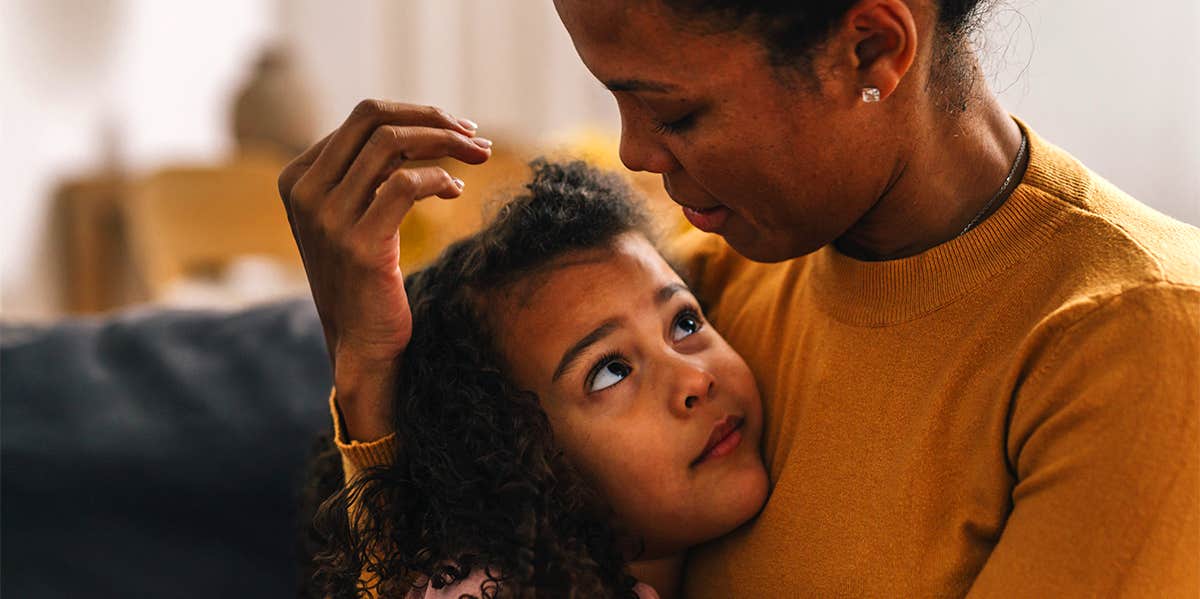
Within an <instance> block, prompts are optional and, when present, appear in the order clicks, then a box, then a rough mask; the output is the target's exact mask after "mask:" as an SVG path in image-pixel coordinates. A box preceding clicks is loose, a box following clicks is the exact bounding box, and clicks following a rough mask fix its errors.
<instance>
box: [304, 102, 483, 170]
mask: <svg viewBox="0 0 1200 599" xmlns="http://www.w3.org/2000/svg"><path fill="white" fill-rule="evenodd" d="M381 125H399V126H417V127H431V128H437V129H449V130H452V131H457V132H458V133H459V134H461V135H464V136H468V137H470V136H472V135H474V134H475V130H474V129H472V128H470V127H468V126H467V125H466V124H464V121H460V120H459V119H456V118H454V117H452V116H450V115H449V114H448V113H447V112H446V111H444V110H442V109H440V108H436V107H433V106H420V105H413V104H402V103H398V102H385V101H382V100H363V101H362V102H359V103H358V105H357V106H355V107H354V111H353V112H351V113H350V116H349V117H346V122H345V123H343V124H342V126H341V127H338V129H337V131H334V133H333V137H332V138H330V140H329V143H328V144H326V145H325V148H324V149H322V150H321V152H320V155H319V156H318V157H317V159H316V160H315V161H314V162H313V164H312V167H311V168H310V169H309V170H308V172H307V173H306V174H305V175H304V177H303V178H304V179H308V180H309V181H307V184H309V185H312V186H313V187H316V188H318V189H320V190H328V189H330V188H332V187H333V186H334V185H337V183H338V182H339V181H341V180H342V177H343V176H344V175H345V173H346V170H347V169H349V168H350V164H351V163H352V162H353V161H354V159H355V157H356V156H358V153H359V151H360V150H361V149H362V147H363V146H364V145H365V144H366V143H367V140H368V139H370V138H371V136H372V135H373V134H374V132H375V130H376V129H377V128H379V126H381Z"/></svg>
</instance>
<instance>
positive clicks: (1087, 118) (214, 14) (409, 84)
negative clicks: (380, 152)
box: [0, 0, 1200, 317]
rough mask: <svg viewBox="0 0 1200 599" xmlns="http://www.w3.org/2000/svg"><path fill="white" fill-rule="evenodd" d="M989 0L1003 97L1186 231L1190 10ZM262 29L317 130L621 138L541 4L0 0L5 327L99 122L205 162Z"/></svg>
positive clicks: (142, 148)
mask: <svg viewBox="0 0 1200 599" xmlns="http://www.w3.org/2000/svg"><path fill="white" fill-rule="evenodd" d="M1000 2H1001V4H1002V7H1001V8H1000V9H999V10H998V11H997V12H996V14H995V15H994V16H993V20H992V26H991V30H990V33H989V35H988V37H987V38H986V39H987V43H986V44H985V47H984V48H983V56H984V59H985V62H986V63H987V64H988V65H989V72H990V73H991V74H992V78H993V86H994V87H995V88H996V89H998V90H1003V91H1002V94H1001V98H1002V101H1003V102H1004V103H1005V105H1006V106H1007V107H1009V109H1010V110H1012V111H1013V112H1014V113H1015V114H1017V115H1019V116H1021V117H1023V118H1024V119H1025V120H1026V121H1027V122H1029V123H1030V124H1031V125H1032V126H1033V127H1034V128H1036V129H1037V131H1038V132H1039V133H1041V134H1042V135H1043V136H1045V137H1047V138H1048V139H1050V140H1051V141H1053V142H1055V143H1057V144H1059V145H1061V146H1063V147H1065V148H1066V149H1067V150H1069V151H1071V152H1073V153H1074V154H1075V155H1076V156H1078V157H1079V158H1080V159H1081V160H1083V161H1084V162H1085V163H1086V164H1088V166H1090V167H1091V168H1093V169H1094V170H1096V171H1098V172H1099V173H1100V174H1102V175H1104V176H1106V177H1108V178H1109V179H1111V180H1112V181H1114V182H1115V183H1117V184H1118V185H1119V186H1121V187H1123V188H1125V189H1126V190H1128V191H1129V192H1131V193H1132V194H1134V195H1135V196H1136V197H1138V198H1139V199H1141V200H1142V201H1144V202H1146V203H1148V204H1150V205H1151V206H1154V207H1155V208H1157V209H1159V210H1161V211H1163V212H1166V213H1167V214H1170V215H1172V216H1175V217H1176V218H1180V219H1182V220H1185V221H1187V222H1190V223H1193V224H1200V175H1198V173H1200V120H1198V119H1200V116H1198V115H1200V111H1198V110H1197V108H1198V107H1200V42H1198V41H1197V36H1196V31H1198V30H1200V2H1197V0H1158V1H1157V2H1154V3H1142V4H1139V3H1133V2H1129V1H1128V0H1000ZM1004 7H1009V8H1004ZM1014 10H1015V11H1016V12H1012V11H1014ZM276 37H282V38H283V39H284V40H286V41H289V42H291V44H292V45H293V47H294V48H295V50H296V52H297V54H298V57H299V59H300V67H301V69H302V72H303V73H304V74H305V75H306V76H307V78H308V81H309V87H310V88H311V90H312V91H313V92H314V94H315V96H316V97H315V100H316V102H317V107H318V109H319V115H320V117H319V120H320V123H319V127H320V129H321V130H328V129H331V128H333V127H336V126H337V125H338V124H339V123H340V122H341V120H342V119H343V118H344V117H345V115H346V114H347V113H348V112H349V111H350V109H351V108H352V107H353V106H354V104H355V103H356V102H357V101H358V100H359V99H361V98H364V97H383V98H392V99H402V100H408V101H414V102H425V103H432V104H438V105H441V106H443V107H444V108H446V109H448V110H451V111H453V112H455V113H456V114H459V115H462V116H466V117H468V118H471V119H474V120H476V121H478V122H479V123H480V124H481V125H482V126H483V128H484V130H485V131H487V132H489V133H490V134H492V135H494V136H496V137H501V136H504V137H508V138H513V137H516V138H520V139H524V140H527V141H542V140H546V139H548V138H555V137H557V136H559V135H561V134H563V133H564V132H566V131H568V130H572V129H577V128H581V127H587V126H591V127H595V128H601V129H607V130H610V131H615V129H616V127H617V117H616V110H615V106H613V102H612V100H611V99H610V98H609V97H608V95H607V94H606V92H604V90H603V89H601V88H600V86H599V84H598V83H596V82H595V81H593V80H592V79H591V77H590V75H588V73H587V71H586V70H585V69H584V68H583V66H582V65H581V64H580V63H579V60H578V58H577V57H576V56H575V53H574V49H573V48H572V47H571V44H570V39H569V38H568V37H567V35H566V32H565V31H564V30H563V29H562V26H561V25H560V24H559V23H558V20H557V17H556V16H555V14H554V10H553V7H552V6H551V3H550V1H549V0H340V1H332V0H206V1H205V2H182V1H163V0H83V1H75V0H0V82H2V83H0V140H3V143H0V177H2V179H0V180H3V181H4V182H5V183H6V184H7V189H6V194H5V196H4V197H3V199H2V200H0V206H3V217H2V218H0V309H2V310H3V315H4V317H13V316H17V317H29V316H49V315H53V314H55V313H57V311H58V309H59V307H60V299H59V298H60V290H59V289H58V278H59V273H58V272H56V271H55V270H54V269H53V265H54V264H56V252H57V251H58V248H59V246H60V245H61V240H55V239H49V238H48V237H47V235H48V233H47V230H46V225H47V217H48V210H49V208H50V206H49V199H50V198H49V194H50V192H51V191H52V186H53V184H54V182H55V181H57V180H58V179H59V178H61V177H63V176H66V175H68V174H70V173H75V172H80V171H83V170H87V169H92V168H95V167H97V166H98V164H99V162H100V160H101V157H102V156H103V155H104V152H103V147H104V145H105V143H106V142H105V137H104V131H105V130H106V129H107V130H109V131H112V132H114V133H115V134H116V135H115V137H116V138H118V139H120V140H121V145H120V147H119V150H118V152H117V153H118V154H119V156H121V157H122V158H123V159H124V161H125V162H126V163H127V165H129V166H130V167H132V168H134V169H135V170H145V169H150V168H154V167H156V166H158V165H161V164H164V163H167V162H171V161H177V160H187V161H204V160H216V159H218V158H219V157H220V156H222V155H223V154H224V153H225V152H226V150H227V149H228V145H229V140H228V136H227V124H226V123H227V112H226V111H227V109H228V104H229V101H230V96H231V94H232V93H233V90H234V89H236V87H237V85H238V84H239V83H240V82H241V80H242V77H244V76H245V75H246V74H247V72H248V70H249V68H250V64H251V61H252V60H253V59H254V58H255V56H256V54H257V52H258V50H259V48H260V47H261V45H262V44H264V43H266V42H267V41H269V40H272V39H274V38H276Z"/></svg>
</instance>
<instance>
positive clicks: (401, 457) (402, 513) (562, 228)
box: [306, 160, 652, 597]
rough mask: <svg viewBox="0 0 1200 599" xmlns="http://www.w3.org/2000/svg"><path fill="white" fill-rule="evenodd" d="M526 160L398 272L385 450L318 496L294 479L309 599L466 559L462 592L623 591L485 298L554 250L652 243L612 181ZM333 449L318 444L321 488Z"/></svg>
mask: <svg viewBox="0 0 1200 599" xmlns="http://www.w3.org/2000/svg"><path fill="white" fill-rule="evenodd" d="M531 166H532V168H533V179H532V182H530V183H529V184H528V185H527V186H526V188H525V189H526V192H525V193H522V194H520V195H518V196H517V197H516V198H515V199H513V200H511V201H510V202H508V203H507V204H505V205H504V206H503V207H502V208H501V209H500V210H499V213H498V214H497V215H496V216H495V217H494V219H492V221H491V222H490V224H488V225H487V226H485V227H484V228H483V230H481V231H480V232H478V233H476V234H475V235H472V236H470V237H468V238H466V239H463V240H461V241H458V242H457V243H454V244H453V245H451V246H450V247H449V248H447V249H446V250H445V251H444V252H443V253H442V254H441V256H440V257H439V258H438V259H437V260H436V261H435V262H434V263H433V264H431V265H430V266H428V267H427V268H425V269H423V270H421V271H418V272H416V273H413V274H412V275H410V276H408V277H407V279H406V281H405V287H406V289H407V291H408V296H409V302H410V305H411V308H412V313H413V334H412V340H411V341H410V343H409V345H408V348H407V349H406V351H405V354H404V357H403V360H402V361H401V362H400V363H399V373H400V376H399V380H400V389H399V391H398V393H397V396H396V397H395V419H394V422H393V427H394V430H395V433H396V438H397V444H396V445H397V448H398V449H397V452H396V454H395V455H394V456H393V458H394V459H393V462H392V464H390V465H385V466H379V467H374V468H372V469H369V470H366V471H364V472H363V473H362V474H361V475H360V476H358V477H356V479H355V480H353V481H351V482H350V483H349V484H348V485H346V486H345V487H344V488H339V489H337V490H336V492H333V493H332V495H329V491H331V489H327V488H326V489H320V490H313V489H310V493H309V496H310V502H311V497H312V496H314V495H316V496H321V495H322V493H323V494H324V496H327V497H328V499H326V500H325V501H324V502H323V503H321V505H320V507H319V508H318V510H317V515H316V518H315V520H314V521H313V526H312V527H310V528H308V530H307V531H306V534H307V539H306V542H309V543H312V542H314V541H318V544H319V545H323V548H322V549H320V550H318V551H317V555H316V558H315V565H316V568H315V569H316V574H315V578H314V579H313V580H312V581H311V582H312V583H314V586H315V587H317V589H316V590H317V593H315V594H316V595H318V596H332V597H356V596H357V594H356V591H355V585H356V583H358V582H359V578H360V574H366V577H367V578H368V579H372V580H373V582H375V583H376V584H377V585H378V586H377V587H376V592H377V593H378V595H379V596H388V597H393V596H399V597H403V596H404V593H405V592H407V591H408V590H410V589H412V588H414V586H416V585H420V584H421V583H423V582H424V581H430V583H431V584H432V585H433V586H434V587H435V588H440V587H442V586H443V585H446V584H451V583H453V582H454V581H457V580H462V579H464V578H466V577H467V576H469V575H470V574H471V573H472V572H474V571H476V570H479V569H485V572H486V575H487V577H488V580H487V582H486V583H485V584H484V586H483V589H482V590H481V591H480V590H473V591H474V592H479V593H480V594H481V595H483V596H485V597H496V596H505V597H508V596H512V597H526V596H529V597H532V596H552V597H602V596H603V597H634V596H635V595H634V594H633V591H632V589H633V586H634V584H635V582H636V581H635V580H634V579H633V578H632V577H631V576H630V575H629V574H628V572H627V571H626V557H627V556H625V555H623V553H622V551H621V549H620V548H621V547H627V546H628V545H627V541H628V539H625V538H622V537H621V535H619V534H618V533H617V532H616V531H615V529H614V528H613V526H612V524H611V522H610V513H609V512H608V510H607V508H606V506H605V504H604V502H603V500H602V499H601V498H600V497H599V496H598V494H597V493H596V492H595V491H594V490H593V488H592V487H591V486H590V485H588V484H586V483H585V481H584V480H583V479H582V478H581V476H580V475H579V474H578V472H577V471H576V470H575V469H574V468H573V467H572V466H571V464H569V463H568V461H567V460H566V459H565V457H564V456H563V453H562V451H561V450H560V449H559V447H558V446H557V445H556V443H555V441H554V436H553V434H552V432H551V429H550V424H549V421H548V420H547V418H546V415H545V412H544V411H543V410H542V407H541V406H540V405H539V400H538V397H537V396H536V395H535V394H533V393H531V392H528V391H524V390H521V389H519V388H517V387H516V386H514V384H513V383H512V382H511V381H510V379H509V377H508V376H507V375H506V368H505V365H504V360H503V359H502V358H501V356H500V355H499V353H498V351H497V349H496V347H495V346H494V344H493V341H492V338H493V335H492V334H491V332H492V331H493V330H494V329H493V327H491V326H489V322H488V312H489V310H488V305H489V302H490V301H491V300H492V299H493V298H494V297H495V296H496V292H498V291H502V290H504V289H505V288H507V287H508V286H510V285H512V284H514V283H516V282H519V281H521V280H523V279H525V278H526V277H528V276H529V275H530V274H534V273H537V272H539V270H540V269H543V268H545V267H546V266H548V265H549V263H550V262H551V261H553V260H555V259H556V258H559V257H561V256H563V255H565V254H567V253H570V252H575V251H579V250H589V249H596V248H603V247H605V246H607V245H609V244H611V243H612V242H613V240H614V238H616V237H617V236H619V235H621V234H623V233H627V232H641V233H643V234H646V235H647V237H648V238H651V239H652V236H651V230H650V227H649V221H648V219H647V217H646V216H645V215H644V213H643V212H642V210H641V209H640V207H639V206H638V205H637V203H636V202H635V201H634V199H633V196H632V193H631V192H630V191H629V190H628V188H627V187H626V186H625V185H623V184H622V183H621V182H620V180H619V179H617V178H616V177H615V176H614V175H608V174H604V173H601V172H599V171H597V170H594V169H592V168H590V167H588V166H586V165H585V164H584V163H582V162H571V163H566V164H555V163H549V162H546V161H542V160H538V161H534V162H533V163H532V165H531ZM516 359H519V357H517V358H516ZM337 459H338V456H337V454H336V452H328V451H327V452H325V453H324V454H323V460H324V463H325V465H326V466H327V467H326V468H324V470H323V472H324V476H325V485H326V486H328V485H329V480H330V478H331V477H330V476H329V472H330V471H331V470H333V471H336V470H337V468H338V465H337ZM318 470H319V469H318ZM313 476H314V477H315V478H314V480H320V476H321V474H320V472H315V473H314V474H313ZM337 482H340V481H337ZM351 505H355V506H357V508H356V509H357V510H358V511H359V513H360V515H359V516H357V518H358V519H359V520H358V521H357V522H355V523H352V522H351V518H350V516H349V512H348V509H349V508H350V506H351Z"/></svg>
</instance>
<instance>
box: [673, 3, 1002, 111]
mask: <svg viewBox="0 0 1200 599" xmlns="http://www.w3.org/2000/svg"><path fill="white" fill-rule="evenodd" d="M661 1H662V3H663V4H664V5H665V6H667V7H668V8H669V9H671V10H672V11H674V12H675V13H676V14H677V15H680V16H682V17H684V19H685V20H686V21H688V22H689V23H690V24H695V25H699V26H700V27H701V28H703V29H707V30H710V31H744V32H746V33H748V34H750V35H753V36H754V37H757V38H758V39H759V40H761V41H762V43H763V46H764V47H766V49H767V52H768V55H769V57H770V60H771V63H772V64H773V65H774V66H775V67H776V68H778V69H781V70H788V69H792V70H800V71H801V72H804V73H806V74H807V75H809V76H812V72H811V70H810V67H811V63H810V62H809V55H810V53H811V52H812V50H813V49H814V48H815V47H818V46H819V45H820V44H821V43H822V42H823V41H825V39H826V38H827V37H828V36H829V34H830V32H831V31H832V30H833V27H834V26H835V25H836V24H837V21H838V19H839V18H841V17H842V15H844V14H846V11H848V10H850V8H851V7H852V6H854V4H855V3H856V2H857V1H858V0H795V1H781V0H661ZM993 1H994V0H933V3H934V5H935V6H936V7H937V8H938V33H939V37H941V38H942V39H941V42H942V43H941V44H940V45H939V48H938V49H937V53H936V54H935V59H934V64H933V78H934V82H935V84H937V85H940V86H942V87H944V88H946V89H945V90H944V95H945V97H944V100H947V101H946V102H944V103H945V104H947V107H948V108H958V109H960V110H961V109H964V108H965V106H962V104H963V103H964V102H965V96H966V91H967V90H965V89H962V88H963V87H964V86H969V83H970V82H971V81H973V80H974V72H973V71H972V70H971V69H972V63H970V62H969V61H964V60H962V58H963V57H964V56H966V55H967V54H968V53H969V49H967V48H966V44H965V43H964V42H965V41H966V38H967V37H968V36H969V35H970V33H971V32H972V31H974V30H975V29H976V28H977V26H978V25H979V19H980V16H981V15H983V14H984V13H985V12H986V9H987V6H988V5H989V4H991V3H992V2H993Z"/></svg>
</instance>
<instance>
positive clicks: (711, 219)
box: [683, 206, 730, 233]
mask: <svg viewBox="0 0 1200 599" xmlns="http://www.w3.org/2000/svg"><path fill="white" fill-rule="evenodd" d="M729 214H730V211H729V209H728V208H726V207H724V206H714V207H712V208H705V209H703V210H697V209H695V208H688V207H687V206H684V207H683V216H684V218H686V219H687V220H688V222H689V223H692V226H693V227H696V228H697V229H700V230H701V231H704V232H705V233H713V232H715V231H716V230H717V229H720V228H721V227H722V226H723V225H724V224H725V221H727V220H729Z"/></svg>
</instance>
